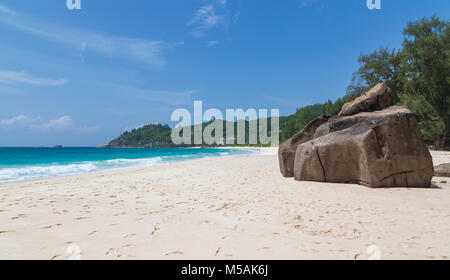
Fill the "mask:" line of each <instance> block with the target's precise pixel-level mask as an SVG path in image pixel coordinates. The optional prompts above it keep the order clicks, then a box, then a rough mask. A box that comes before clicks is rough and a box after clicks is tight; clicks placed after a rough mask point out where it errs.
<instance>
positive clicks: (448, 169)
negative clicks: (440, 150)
mask: <svg viewBox="0 0 450 280" xmlns="http://www.w3.org/2000/svg"><path fill="white" fill-rule="evenodd" d="M434 176H436V177H450V163H444V164H441V165H438V166H436V167H434Z"/></svg>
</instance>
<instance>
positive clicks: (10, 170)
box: [0, 147, 259, 185]
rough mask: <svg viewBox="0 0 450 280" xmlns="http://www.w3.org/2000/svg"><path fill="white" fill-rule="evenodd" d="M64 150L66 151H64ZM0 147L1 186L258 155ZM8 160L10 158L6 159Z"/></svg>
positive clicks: (184, 150)
mask: <svg viewBox="0 0 450 280" xmlns="http://www.w3.org/2000/svg"><path fill="white" fill-rule="evenodd" d="M63 149H66V150H65V151H64V150H63ZM63 149H54V148H0V185H4V184H8V183H17V182H23V181H30V180H31V181H32V180H39V179H49V178H55V177H63V176H71V175H79V174H91V173H94V172H101V171H114V170H121V169H129V168H140V167H148V166H155V165H161V164H165V163H174V162H183V161H190V160H196V159H202V158H214V157H223V156H240V155H250V154H258V153H259V152H258V150H255V149H228V148H217V149H212V148H200V149H199V148H192V149H191V148H170V149H159V148H158V149H156V148H155V149H135V148H133V149H126V148H122V149H117V148H114V149H106V150H105V149H104V148H101V149H98V148H94V147H92V148H63ZM6 157H10V158H6Z"/></svg>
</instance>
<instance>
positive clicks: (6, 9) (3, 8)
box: [0, 5, 16, 16]
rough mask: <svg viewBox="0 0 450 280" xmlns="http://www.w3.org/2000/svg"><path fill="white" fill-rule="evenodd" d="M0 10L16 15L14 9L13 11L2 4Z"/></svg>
mask: <svg viewBox="0 0 450 280" xmlns="http://www.w3.org/2000/svg"><path fill="white" fill-rule="evenodd" d="M0 12H2V13H6V14H9V15H12V16H15V15H16V12H15V11H13V10H11V9H9V8H8V7H5V6H3V5H0Z"/></svg>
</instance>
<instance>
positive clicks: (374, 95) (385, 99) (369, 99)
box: [339, 83, 394, 116]
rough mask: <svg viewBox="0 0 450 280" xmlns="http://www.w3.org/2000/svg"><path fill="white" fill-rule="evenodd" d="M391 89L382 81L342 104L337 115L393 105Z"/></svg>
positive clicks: (352, 113)
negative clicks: (361, 94)
mask: <svg viewBox="0 0 450 280" xmlns="http://www.w3.org/2000/svg"><path fill="white" fill-rule="evenodd" d="M393 102H394V101H393V98H392V91H391V89H390V88H389V87H388V86H386V84H384V83H380V84H378V85H376V86H375V87H374V88H372V89H371V90H369V91H368V92H366V93H365V94H364V95H363V96H360V97H358V98H356V99H355V100H353V101H352V102H349V103H346V104H344V106H342V110H341V112H340V113H339V116H351V115H355V114H358V113H360V112H373V111H378V110H383V109H385V108H387V107H389V106H392V105H393Z"/></svg>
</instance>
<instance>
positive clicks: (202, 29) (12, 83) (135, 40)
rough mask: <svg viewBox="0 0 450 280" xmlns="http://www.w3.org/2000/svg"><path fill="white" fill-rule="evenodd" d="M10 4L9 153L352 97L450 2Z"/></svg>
mask: <svg viewBox="0 0 450 280" xmlns="http://www.w3.org/2000/svg"><path fill="white" fill-rule="evenodd" d="M81 3H82V9H81V10H69V9H67V7H66V0H39V1H30V0H0V34H1V36H0V100H1V101H0V146H52V145H55V144H63V145H65V146H95V145H98V144H101V143H105V142H108V141H109V140H111V139H112V138H115V137H116V136H118V135H119V134H121V133H122V132H123V131H124V130H125V129H127V128H133V127H137V126H140V125H142V124H148V123H169V122H170V115H171V112H172V111H173V110H174V109H176V108H187V109H192V107H193V101H194V100H202V101H203V107H204V108H206V109H207V108H218V109H221V110H224V109H226V108H244V109H248V108H257V109H258V108H277V109H278V108H279V109H280V114H281V115H289V114H292V113H294V112H295V109H296V108H298V107H301V106H305V105H309V104H314V103H317V102H323V101H326V100H327V99H335V98H337V97H340V96H342V95H343V94H344V93H345V89H346V87H347V86H348V84H349V83H350V82H351V77H352V73H353V72H355V71H356V70H357V68H358V63H357V58H358V56H359V55H361V54H365V53H368V52H371V51H373V50H374V49H377V48H379V47H381V46H383V47H390V48H398V47H400V45H401V41H402V30H403V28H404V26H405V25H406V23H407V22H408V21H409V20H417V19H420V18H422V17H424V16H432V15H438V16H440V17H441V18H444V19H447V20H448V19H449V14H450V1H448V0H433V1H422V0H410V1H408V0H381V3H382V9H381V10H369V9H367V7H366V0H345V1H338V0H285V1H264V0H183V1H181V0H164V1H162V0H161V1H154V0H152V1H150V0H127V1H125V0H123V1H119V0H110V1H107V0H95V1H94V0H81Z"/></svg>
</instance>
